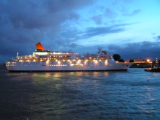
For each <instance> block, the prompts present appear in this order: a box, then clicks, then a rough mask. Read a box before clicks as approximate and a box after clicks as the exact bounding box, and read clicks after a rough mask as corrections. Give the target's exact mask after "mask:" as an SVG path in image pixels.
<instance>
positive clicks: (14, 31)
mask: <svg viewBox="0 0 160 120" xmlns="http://www.w3.org/2000/svg"><path fill="white" fill-rule="evenodd" d="M93 3H94V2H93V0H80V1H77V0H65V1H64V0H35V1H34V0H27V1H24V0H14V1H13V0H4V1H1V2H0V26H1V27H0V34H1V35H0V44H1V45H0V54H1V55H4V56H7V55H8V56H13V55H15V54H16V53H17V51H23V53H24V54H28V53H32V51H33V50H34V49H35V43H37V42H39V41H41V42H42V43H43V44H44V45H46V46H47V47H49V46H48V44H49V45H50V44H53V46H54V48H56V47H57V48H58V47H59V46H60V47H66V46H69V47H75V46H78V45H77V44H76V43H74V42H73V41H72V40H69V39H68V38H64V37H63V36H60V35H59V34H60V33H61V31H63V29H65V28H64V27H66V28H67V27H68V26H63V24H64V23H65V22H67V21H69V22H72V23H76V22H77V21H78V20H79V19H80V17H81V16H80V15H79V14H78V13H77V12H76V10H78V9H82V8H84V7H86V6H89V5H92V4H93ZM26 46H29V47H26ZM49 48H51V47H49Z"/></svg>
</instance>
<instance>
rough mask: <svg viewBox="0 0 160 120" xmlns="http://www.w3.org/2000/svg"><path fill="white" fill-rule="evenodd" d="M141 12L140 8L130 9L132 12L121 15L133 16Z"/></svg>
mask: <svg viewBox="0 0 160 120" xmlns="http://www.w3.org/2000/svg"><path fill="white" fill-rule="evenodd" d="M140 12H141V9H137V10H134V11H132V13H123V16H134V15H136V14H139V13H140Z"/></svg>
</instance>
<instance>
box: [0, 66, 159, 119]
mask: <svg viewBox="0 0 160 120" xmlns="http://www.w3.org/2000/svg"><path fill="white" fill-rule="evenodd" d="M0 75H1V76H0V77H1V81H0V82H1V83H0V95H1V96H3V97H1V98H0V105H1V108H0V110H1V114H2V118H3V119H8V120H9V119H12V118H13V119H14V118H15V119H26V118H28V119H29V120H30V119H31V120H32V119H33V120H34V119H48V120H50V119H64V120H65V119H73V120H74V119H149V118H153V119H158V118H159V117H160V115H159V112H160V106H159V102H160V97H159V96H160V93H159V91H160V82H159V78H158V77H157V75H158V74H156V75H155V73H154V74H153V73H148V72H144V70H143V69H131V70H129V71H128V72H107V71H106V72H41V73H6V74H0ZM12 113H14V114H12ZM8 114H9V115H10V118H9V117H7V115H8Z"/></svg>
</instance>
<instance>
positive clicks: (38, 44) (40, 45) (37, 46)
mask: <svg viewBox="0 0 160 120" xmlns="http://www.w3.org/2000/svg"><path fill="white" fill-rule="evenodd" d="M36 49H37V50H40V51H44V50H45V49H44V47H43V45H42V43H40V42H38V43H36Z"/></svg>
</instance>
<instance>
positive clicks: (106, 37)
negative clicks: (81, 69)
mask: <svg viewBox="0 0 160 120" xmlns="http://www.w3.org/2000/svg"><path fill="white" fill-rule="evenodd" d="M159 11H160V1H159V0H0V26H1V27H0V63H1V62H5V61H6V60H10V59H12V57H15V56H16V54H17V52H19V55H26V54H32V53H33V51H35V44H36V43H37V42H42V44H43V46H44V47H45V49H49V50H60V51H69V50H70V49H72V51H74V52H78V53H79V54H83V53H86V52H90V53H95V52H97V48H98V47H102V49H103V50H106V51H108V53H109V54H120V55H121V57H122V58H123V59H124V60H126V59H129V58H143V59H147V58H151V59H152V60H155V58H158V59H160V55H159V51H160V22H159V21H160V15H159Z"/></svg>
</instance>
